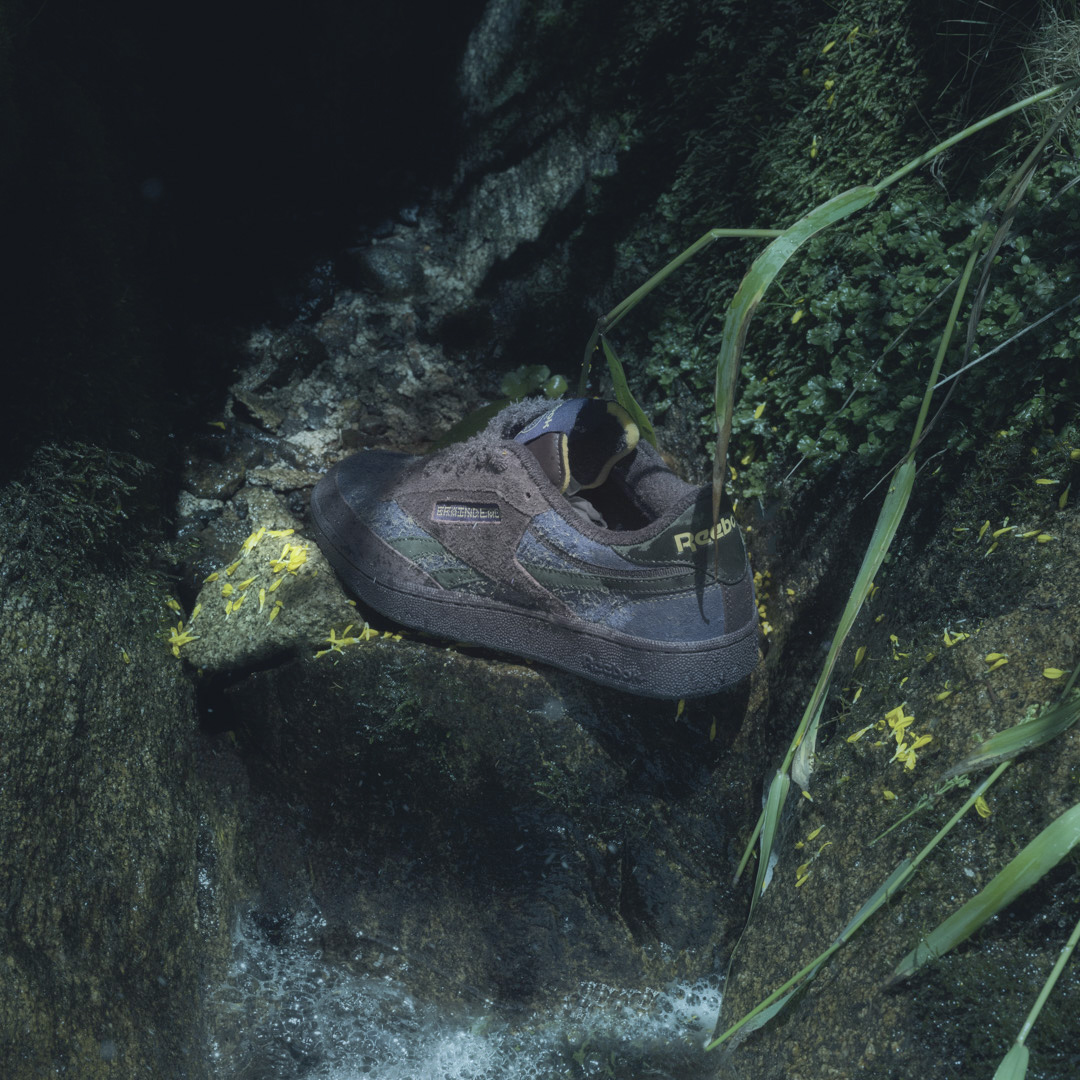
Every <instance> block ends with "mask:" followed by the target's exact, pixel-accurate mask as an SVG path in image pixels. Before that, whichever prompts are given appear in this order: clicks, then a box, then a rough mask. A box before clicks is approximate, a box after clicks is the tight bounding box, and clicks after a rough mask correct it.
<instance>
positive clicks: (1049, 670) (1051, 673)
mask: <svg viewBox="0 0 1080 1080" xmlns="http://www.w3.org/2000/svg"><path fill="white" fill-rule="evenodd" d="M1064 674H1065V672H1064V671H1062V670H1061V668H1059V667H1045V668H1043V678H1044V679H1060V678H1061V676H1062V675H1064Z"/></svg>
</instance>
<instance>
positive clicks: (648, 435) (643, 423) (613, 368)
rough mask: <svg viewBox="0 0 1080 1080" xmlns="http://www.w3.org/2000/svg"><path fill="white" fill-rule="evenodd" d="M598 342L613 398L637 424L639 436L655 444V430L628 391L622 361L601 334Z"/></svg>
mask: <svg viewBox="0 0 1080 1080" xmlns="http://www.w3.org/2000/svg"><path fill="white" fill-rule="evenodd" d="M600 344H601V345H602V346H603V348H604V356H606V357H607V363H608V371H610V372H611V382H612V385H613V386H614V387H615V400H616V401H617V402H618V403H619V404H620V405H621V406H622V407H623V408H624V409H625V410H626V411H627V412H628V413H629V414H630V415H631V417H633V420H634V423H635V424H637V426H638V431H640V432H641V437H642V438H643V439H645V440H647V441H648V442H650V443H652V445H653V446H655V445H656V432H655V431H653V426H652V424H651V423H649V418H648V417H647V416H646V415H645V410H644V409H642V407H641V406H640V405H639V404H638V403H637V402H636V401H635V400H634V395H633V394H632V393H630V386H629V384H628V383H627V381H626V372H625V371H623V366H622V363H621V362H620V361H619V358H618V357H617V356H616V355H615V350H614V349H613V348H612V347H611V345H610V344H609V343H608V339H607V338H606V337H604V336H603V335H602V334H601V335H600Z"/></svg>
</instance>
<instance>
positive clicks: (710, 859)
mask: <svg viewBox="0 0 1080 1080" xmlns="http://www.w3.org/2000/svg"><path fill="white" fill-rule="evenodd" d="M225 698H226V702H227V704H226V708H227V710H228V715H229V718H230V720H229V722H230V724H231V725H232V726H233V728H234V730H235V731H236V732H237V733H238V738H239V739H240V743H241V745H242V747H243V748H244V756H245V758H246V759H247V761H248V762H249V765H250V768H251V770H252V771H251V777H252V784H253V791H254V792H255V793H256V795H257V798H259V799H260V800H261V803H260V805H261V806H262V807H263V809H262V811H261V816H262V817H263V818H264V820H267V821H282V822H284V821H286V820H287V821H288V822H290V823H291V824H289V825H288V826H287V827H285V826H284V825H275V827H274V828H273V829H271V830H268V831H267V833H266V836H265V837H264V838H263V839H262V840H260V841H259V844H260V845H261V846H260V848H259V850H260V851H261V855H260V856H259V861H260V866H261V867H262V869H261V870H260V879H261V880H263V881H264V883H265V884H264V888H266V889H268V890H270V892H272V894H273V899H272V903H269V902H268V903H269V906H270V907H271V908H272V909H273V910H274V911H278V912H288V913H292V914H295V913H298V912H301V911H303V910H304V909H305V907H306V906H307V905H309V904H310V903H312V902H313V901H314V903H315V904H316V905H317V907H318V910H319V912H320V913H321V916H322V919H323V920H324V931H323V933H322V935H321V940H320V944H321V947H323V948H324V949H325V950H327V955H339V956H342V957H346V956H351V955H352V950H353V949H354V948H355V943H356V942H357V941H358V940H365V939H366V940H374V941H377V942H383V943H389V944H392V945H393V947H394V948H395V950H396V951H398V952H399V953H400V955H401V957H402V958H403V959H406V960H408V962H409V964H410V968H409V983H410V985H411V986H412V987H413V988H414V989H415V991H416V992H419V993H421V994H422V995H423V996H424V997H425V998H427V999H429V1000H430V999H438V1000H447V1001H452V1000H454V999H464V1000H472V999H473V998H474V996H475V995H476V994H477V993H489V992H491V989H493V990H495V991H496V992H497V994H498V996H499V999H500V1000H501V1001H502V1003H503V1005H504V1006H511V1005H512V1006H514V1007H517V1008H546V1007H550V1006H551V1005H553V1004H554V1003H555V1002H556V1001H557V1000H559V998H560V996H561V995H563V994H566V993H569V992H574V991H576V988H577V987H579V986H580V985H581V984H582V983H583V982H584V981H588V980H598V981H600V982H610V983H611V984H613V985H619V986H626V985H645V984H648V981H649V980H650V979H651V980H652V985H655V984H656V983H657V982H663V981H665V980H669V979H671V978H674V977H676V976H677V975H678V974H679V973H685V972H686V971H689V970H694V969H695V968H697V967H699V965H700V964H701V963H702V960H703V959H704V957H706V956H707V955H708V954H709V952H710V950H711V949H712V948H713V947H714V944H715V943H716V942H717V941H718V940H721V939H722V938H723V935H724V934H725V933H726V932H727V931H726V929H725V928H727V927H729V926H730V925H731V920H732V919H733V918H734V917H736V916H737V913H738V910H739V904H738V902H736V901H734V899H733V897H732V896H731V892H730V888H729V886H728V885H727V884H726V882H725V881H724V880H723V879H722V878H721V877H720V876H718V875H717V873H716V866H717V865H718V863H719V862H722V861H723V859H724V858H725V852H726V851H727V849H728V846H729V844H730V843H731V840H732V837H731V835H730V834H729V833H728V831H727V830H728V827H729V825H730V823H731V822H732V820H733V818H732V814H733V812H735V811H736V808H737V806H738V805H740V803H739V800H736V799H727V800H725V801H723V802H718V801H717V798H716V797H717V793H718V788H717V785H718V783H719V784H722V785H729V784H730V783H731V782H732V780H733V779H734V778H735V775H736V774H735V772H734V771H731V772H728V773H727V775H725V777H724V779H723V780H722V781H721V780H720V778H719V776H718V773H717V771H716V770H717V767H718V766H720V762H721V760H722V758H721V754H720V751H719V747H718V746H713V745H710V744H709V741H708V737H707V731H706V730H704V728H703V726H702V725H703V724H705V718H706V717H709V716H712V717H715V718H716V719H717V720H718V722H719V723H720V724H721V725H723V724H729V725H731V727H730V728H729V729H728V730H727V731H726V732H724V733H723V734H722V736H721V738H720V740H719V743H720V745H725V746H730V742H731V738H732V737H733V734H734V732H733V730H732V729H733V728H734V726H735V725H737V724H738V718H739V716H740V715H741V710H742V708H743V707H744V704H745V697H744V696H740V695H739V694H735V695H731V694H728V695H723V696H720V697H718V698H717V699H715V700H712V701H711V702H709V703H703V704H702V712H701V715H700V718H699V721H698V723H697V724H694V725H693V726H690V725H687V724H676V723H675V722H674V719H673V712H672V714H669V715H667V716H665V717H658V716H657V715H656V706H655V704H653V703H644V702H642V701H641V700H640V699H634V698H631V697H627V696H623V695H617V694H611V693H609V692H604V691H600V690H598V689H596V688H593V687H591V686H589V685H588V684H585V683H583V682H581V681H580V680H576V679H573V678H570V677H565V676H562V675H560V674H558V673H555V672H551V671H547V670H543V671H537V670H532V669H530V668H528V667H524V666H521V665H517V664H508V663H504V662H498V661H494V660H491V659H479V658H473V657H470V656H466V655H463V654H462V653H460V652H458V651H456V650H454V649H452V648H447V647H445V646H441V645H434V644H432V645H425V644H420V643H419V642H417V641H415V640H402V641H398V640H394V639H391V638H385V637H381V638H378V639H377V640H373V641H371V642H368V643H365V642H358V643H353V644H350V645H347V646H346V647H345V648H344V649H343V650H342V651H329V652H327V653H325V654H324V655H322V656H318V657H316V656H314V655H311V654H308V655H306V656H302V657H300V658H297V659H295V660H293V661H291V662H290V663H288V664H286V665H284V666H280V667H275V668H273V669H269V670H266V671H261V672H256V673H255V674H253V675H251V676H250V677H248V678H246V679H243V680H241V681H239V682H237V683H235V684H234V685H232V686H230V687H229V688H228V690H227V691H226V694H225ZM313 702H314V703H316V704H315V705H314V706H312V703H313ZM736 758H737V755H736V756H735V757H732V758H730V759H728V763H729V764H730V765H734V764H735V761H736ZM719 771H720V772H725V769H724V768H723V767H721V768H720V770H719ZM661 799H662V800H663V802H661ZM269 878H272V880H273V883H272V884H271V882H270V881H269V880H268V879H269ZM335 943H337V944H335ZM481 988H491V989H489V990H483V989H481Z"/></svg>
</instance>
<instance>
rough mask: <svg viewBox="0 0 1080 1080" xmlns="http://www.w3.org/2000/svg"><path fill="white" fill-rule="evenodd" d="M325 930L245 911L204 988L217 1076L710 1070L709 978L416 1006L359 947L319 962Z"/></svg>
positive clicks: (390, 971) (356, 1077) (499, 1077)
mask: <svg viewBox="0 0 1080 1080" xmlns="http://www.w3.org/2000/svg"><path fill="white" fill-rule="evenodd" d="M324 926H325V924H324V922H323V920H322V918H321V916H320V915H318V913H316V912H308V913H306V914H305V915H304V916H302V917H297V918H296V919H294V920H293V922H292V924H291V925H290V926H289V927H288V928H287V931H286V932H285V933H284V934H282V935H274V937H275V940H274V941H273V943H272V942H271V941H269V940H268V938H267V935H266V933H265V932H264V931H261V930H260V929H259V928H258V927H257V926H256V925H255V923H254V921H253V920H252V918H251V917H250V916H246V917H244V918H242V919H241V920H240V921H239V923H238V926H237V930H236V934H235V939H234V952H233V961H232V966H231V970H230V972H229V976H228V978H227V980H226V981H225V983H224V985H222V986H220V987H217V988H215V989H214V991H213V992H212V995H211V998H212V1001H213V1004H214V1011H215V1012H216V1015H217V1017H218V1018H219V1022H218V1025H217V1031H216V1033H215V1037H214V1039H213V1042H212V1044H211V1059H212V1066H213V1075H214V1076H215V1077H217V1078H218V1080H255V1078H258V1080H549V1078H553V1077H580V1078H593V1077H597V1078H599V1077H635V1078H640V1077H655V1078H659V1080H664V1078H670V1080H676V1078H677V1080H693V1078H696V1077H702V1078H704V1077H706V1076H708V1075H711V1071H712V1070H711V1066H712V1065H713V1064H714V1063H713V1062H712V1061H710V1059H709V1057H708V1055H706V1054H704V1053H703V1052H702V1044H703V1043H704V1041H705V1038H706V1036H707V1035H708V1034H709V1033H710V1032H711V1031H712V1028H713V1024H714V1022H715V1020H716V1017H717V1015H718V1014H719V1011H720V992H719V988H718V984H717V982H715V981H707V980H703V981H698V982H694V983H685V984H673V985H671V986H668V987H666V988H664V989H645V990H640V989H638V990H628V989H624V988H620V987H616V986H610V985H607V984H604V983H599V982H593V983H587V984H585V985H584V986H582V987H581V988H580V990H578V991H577V992H576V993H574V994H573V995H567V996H566V997H564V998H563V999H562V1001H561V1002H559V1003H558V1005H557V1006H556V1007H554V1008H552V1009H549V1010H547V1011H546V1012H545V1013H543V1014H539V1013H537V1014H534V1015H532V1016H529V1017H526V1018H515V1020H514V1021H513V1022H509V1021H507V1020H506V1019H505V1018H502V1017H500V1015H499V1012H498V1009H497V1006H496V1005H495V1004H493V1003H487V1005H486V1006H485V1007H477V1008H474V1009H473V1010H471V1011H462V1010H457V1011H454V1010H452V1009H451V1008H449V1007H447V1006H446V1005H445V1004H436V1003H434V1002H425V1001H421V1000H419V999H418V998H417V997H416V996H414V994H413V993H411V992H410V990H409V989H408V984H407V973H408V964H407V962H406V960H405V958H403V957H402V956H401V954H400V953H397V952H395V951H393V950H386V949H383V948H380V947H378V946H375V947H372V946H371V943H370V942H369V941H363V942H362V943H361V948H359V949H358V950H357V952H356V954H355V956H354V957H353V958H352V961H349V960H334V961H333V962H328V961H327V960H325V959H324V958H323V956H322V954H321V952H320V950H319V948H318V947H317V942H318V938H319V934H320V931H321V930H322V929H323V928H324Z"/></svg>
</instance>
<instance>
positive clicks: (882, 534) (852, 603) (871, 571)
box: [735, 460, 915, 903]
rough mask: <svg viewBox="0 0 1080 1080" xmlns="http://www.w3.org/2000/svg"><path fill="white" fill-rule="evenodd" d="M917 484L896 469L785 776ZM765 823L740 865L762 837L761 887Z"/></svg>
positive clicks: (805, 766)
mask: <svg viewBox="0 0 1080 1080" xmlns="http://www.w3.org/2000/svg"><path fill="white" fill-rule="evenodd" d="M914 484H915V462H914V461H911V460H908V461H905V462H904V463H903V464H901V466H900V468H899V469H897V470H896V475H895V476H894V478H893V482H892V484H891V485H890V486H889V493H888V494H887V495H886V496H885V502H884V503H883V504H882V506H881V511H880V513H879V514H878V520H877V524H876V525H875V526H874V533H873V536H871V537H870V544H869V546H868V547H867V549H866V554H865V555H864V556H863V561H862V565H861V566H860V567H859V573H858V574H857V575H856V578H855V584H854V586H853V587H852V589H851V594H850V595H849V596H848V601H847V604H846V605H845V606H844V611H843V614H842V615H841V616H840V625H839V626H838V627H837V629H836V633H835V634H834V635H833V640H832V645H830V647H829V652H828V654H827V655H826V657H825V664H824V666H823V667H822V670H821V674H820V675H819V676H818V681H817V683H816V685H815V686H814V690H813V693H812V694H811V695H810V701H809V702H808V703H807V706H806V709H805V711H804V712H803V715H802V720H801V721H800V722H799V726H798V728H797V729H796V731H795V736H794V738H793V739H792V741H791V746H790V747H789V749H788V752H787V756H786V757H785V759H784V764H783V768H782V770H781V771H782V772H784V773H786V772H787V771H788V769H789V768H790V767H791V764H792V761H793V760H794V758H795V755H796V754H797V753H798V751H799V747H800V746H801V745H802V743H803V740H804V739H806V738H807V737H809V740H810V742H811V743H813V742H814V741H815V740H816V737H817V731H816V728H815V727H813V725H814V721H815V719H817V718H820V716H821V711H822V706H823V705H824V702H825V696H826V694H827V693H828V692H829V686H830V685H831V683H832V675H833V669H834V668H835V667H836V661H837V659H838V658H839V656H840V649H841V647H842V646H843V644H844V642H845V640H846V639H847V636H848V634H849V633H850V632H851V628H852V626H854V624H855V619H856V618H857V617H858V614H859V611H860V610H861V609H862V605H863V603H864V601H865V600H866V596H867V594H868V593H869V591H870V585H871V584H872V582H873V580H874V576H875V575H876V574H877V572H878V570H879V569H880V568H881V564H882V562H883V561H884V559H885V556H886V555H887V554H888V553H889V545H890V544H891V543H892V541H893V538H894V537H895V536H896V530H897V529H898V528H899V527H900V522H901V520H902V519H903V517H904V510H905V509H906V508H907V504H908V499H910V498H911V489H912V487H913V486H914ZM808 733H809V734H808ZM810 765H811V763H810V761H809V755H807V754H804V755H803V757H802V760H801V766H800V774H799V775H800V779H805V777H806V776H808V775H809V770H810ZM775 786H776V781H775V780H774V781H773V787H774V788H775ZM770 795H771V791H770ZM786 797H787V790H786V789H785V790H784V792H783V798H785V799H786ZM767 809H768V807H767V806H766V813H767ZM782 809H783V802H781V803H780V805H779V807H777V817H779V811H780V810H782ZM764 821H765V816H763V817H762V818H759V819H758V825H757V827H756V828H755V830H754V832H753V834H752V835H751V837H750V840H749V841H748V843H747V846H746V852H745V853H744V855H743V859H742V862H741V863H740V864H739V866H740V870H739V872H740V873H741V870H742V867H743V866H744V865H745V863H746V861H747V859H748V857H749V852H750V851H751V849H752V848H753V846H754V844H755V843H756V842H757V840H758V837H759V835H760V836H761V837H762V846H761V863H760V864H759V865H758V881H757V884H758V885H760V882H761V875H762V874H763V873H764V871H763V870H762V867H763V866H765V865H766V864H767V863H768V860H769V857H770V856H771V855H772V844H771V841H769V842H768V843H766V840H765V831H764V824H763V823H764ZM735 880H736V881H737V880H738V873H737V874H736V878H735ZM757 892H758V890H757V888H756V887H755V889H754V896H755V898H756V896H757ZM751 903H753V901H751Z"/></svg>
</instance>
